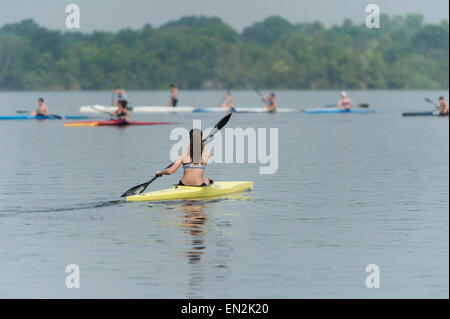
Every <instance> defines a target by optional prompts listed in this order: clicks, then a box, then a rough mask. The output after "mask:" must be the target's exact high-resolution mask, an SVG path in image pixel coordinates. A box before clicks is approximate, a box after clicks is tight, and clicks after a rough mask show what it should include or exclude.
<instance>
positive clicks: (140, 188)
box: [120, 176, 158, 197]
mask: <svg viewBox="0 0 450 319" xmlns="http://www.w3.org/2000/svg"><path fill="white" fill-rule="evenodd" d="M157 177H158V176H155V177H153V178H152V179H151V180H149V181H148V182H145V183H144V184H140V185H138V186H134V187H132V188H130V189H129V190H127V191H126V192H125V193H123V194H122V196H120V197H128V196H132V195H137V194H140V193H142V192H143V191H145V189H146V188H147V187H148V185H150V183H151V182H153V181H154V180H155V179H156V178H157Z"/></svg>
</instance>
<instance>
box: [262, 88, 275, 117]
mask: <svg viewBox="0 0 450 319" xmlns="http://www.w3.org/2000/svg"><path fill="white" fill-rule="evenodd" d="M262 101H263V102H264V103H266V105H264V108H266V109H267V110H269V112H271V113H274V112H275V111H276V110H277V100H276V99H275V93H270V94H269V97H268V98H264V97H263V98H262Z"/></svg>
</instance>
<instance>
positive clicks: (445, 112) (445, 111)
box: [437, 96, 449, 115]
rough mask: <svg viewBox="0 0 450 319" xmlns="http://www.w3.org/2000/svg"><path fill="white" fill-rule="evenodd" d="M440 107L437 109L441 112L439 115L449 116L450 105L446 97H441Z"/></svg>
mask: <svg viewBox="0 0 450 319" xmlns="http://www.w3.org/2000/svg"><path fill="white" fill-rule="evenodd" d="M439 103H440V104H439V106H438V107H437V110H438V111H439V114H441V115H448V113H449V109H448V103H447V102H446V101H445V99H444V97H443V96H441V97H440V98H439Z"/></svg>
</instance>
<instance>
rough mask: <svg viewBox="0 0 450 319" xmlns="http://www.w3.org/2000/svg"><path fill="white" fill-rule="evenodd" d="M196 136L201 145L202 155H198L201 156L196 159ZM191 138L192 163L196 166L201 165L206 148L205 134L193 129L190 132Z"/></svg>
mask: <svg viewBox="0 0 450 319" xmlns="http://www.w3.org/2000/svg"><path fill="white" fill-rule="evenodd" d="M194 135H195V138H196V141H195V142H196V143H201V144H200V145H201V146H200V154H196V155H199V157H198V158H194ZM189 137H190V146H189V148H190V155H191V160H192V163H194V164H199V163H200V162H201V160H202V154H203V148H204V147H205V145H203V141H202V140H203V132H202V131H201V130H199V129H198V128H195V129H192V130H191V131H190V132H189ZM198 139H200V141H198Z"/></svg>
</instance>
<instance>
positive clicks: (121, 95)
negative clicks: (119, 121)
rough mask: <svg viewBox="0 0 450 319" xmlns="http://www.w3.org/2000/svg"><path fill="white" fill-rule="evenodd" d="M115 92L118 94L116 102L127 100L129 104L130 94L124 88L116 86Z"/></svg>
mask: <svg viewBox="0 0 450 319" xmlns="http://www.w3.org/2000/svg"><path fill="white" fill-rule="evenodd" d="M113 93H115V94H116V96H117V100H116V103H117V102H118V101H126V102H127V104H128V95H127V92H126V91H125V90H124V89H121V88H116V89H115V90H113Z"/></svg>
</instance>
